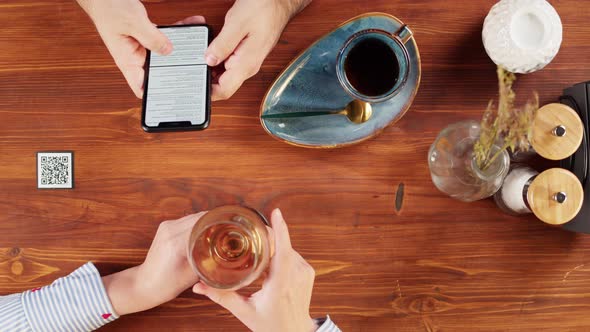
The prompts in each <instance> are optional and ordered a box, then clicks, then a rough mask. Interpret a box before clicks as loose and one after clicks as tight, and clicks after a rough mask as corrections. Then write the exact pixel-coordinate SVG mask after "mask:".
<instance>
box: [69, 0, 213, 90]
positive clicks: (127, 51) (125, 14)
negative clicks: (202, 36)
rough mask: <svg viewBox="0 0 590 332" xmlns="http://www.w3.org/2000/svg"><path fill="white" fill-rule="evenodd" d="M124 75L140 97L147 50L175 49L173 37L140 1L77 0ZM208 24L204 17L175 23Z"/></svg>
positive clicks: (162, 50)
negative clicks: (160, 26) (151, 19)
mask: <svg viewBox="0 0 590 332" xmlns="http://www.w3.org/2000/svg"><path fill="white" fill-rule="evenodd" d="M78 3H79V4H80V6H81V7H82V8H83V9H84V10H85V11H86V13H88V16H90V18H91V19H92V21H93V22H94V24H95V25H96V29H97V30H98V33H99V34H100V36H101V38H102V40H103V41H104V43H105V45H106V47H107V48H108V50H109V52H110V53H111V56H112V57H113V59H114V60H115V63H116V64H117V67H119V69H120V70H121V72H122V73H123V76H125V80H127V84H129V87H131V90H133V93H135V95H136V96H137V98H142V96H143V79H144V75H145V73H144V69H143V66H144V64H145V56H146V49H149V50H151V51H152V52H156V53H158V54H161V55H167V54H170V53H171V52H172V48H173V46H172V44H171V43H170V40H168V38H167V37H166V36H165V35H164V34H163V33H162V32H161V31H160V30H158V29H157V28H156V26H155V25H154V24H153V23H152V22H151V21H150V19H149V18H148V15H147V12H146V10H145V7H144V6H143V4H142V3H141V2H140V1H139V0H78ZM200 23H205V19H204V18H203V17H202V16H193V17H189V18H186V19H184V20H182V21H180V22H177V23H176V24H200Z"/></svg>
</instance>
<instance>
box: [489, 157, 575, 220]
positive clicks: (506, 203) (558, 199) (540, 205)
mask: <svg viewBox="0 0 590 332" xmlns="http://www.w3.org/2000/svg"><path fill="white" fill-rule="evenodd" d="M494 200H495V201H496V204H498V206H499V207H500V208H501V209H502V210H504V211H505V212H507V213H510V214H515V215H516V214H524V213H531V212H532V213H534V214H535V216H536V217H537V218H539V219H540V220H541V221H543V222H545V223H547V224H549V225H562V224H565V223H567V222H568V221H570V220H572V219H573V218H574V217H575V216H576V215H577V214H578V213H579V212H580V209H581V208H582V203H583V201H584V189H583V188H582V184H581V183H580V181H579V180H578V178H577V177H576V176H575V175H574V174H573V173H571V172H570V171H568V170H565V169H563V168H552V169H548V170H546V171H544V172H542V173H540V174H539V173H537V172H536V171H534V170H533V169H531V168H530V167H527V166H521V167H515V168H513V169H511V171H510V173H508V175H507V176H506V179H505V180H504V185H503V186H502V188H501V189H500V190H499V191H498V192H497V193H496V195H494Z"/></svg>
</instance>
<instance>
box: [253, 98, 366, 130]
mask: <svg viewBox="0 0 590 332" xmlns="http://www.w3.org/2000/svg"><path fill="white" fill-rule="evenodd" d="M332 114H338V115H344V116H346V118H348V120H349V121H350V122H352V123H356V124H360V123H363V122H367V121H368V120H369V118H371V115H373V108H372V107H371V104H369V103H367V102H364V101H360V100H356V99H355V100H353V101H351V102H350V103H348V105H346V107H345V108H344V109H343V110H341V111H315V112H291V113H277V114H263V115H262V118H263V119H282V118H302V117H307V116H318V115H332Z"/></svg>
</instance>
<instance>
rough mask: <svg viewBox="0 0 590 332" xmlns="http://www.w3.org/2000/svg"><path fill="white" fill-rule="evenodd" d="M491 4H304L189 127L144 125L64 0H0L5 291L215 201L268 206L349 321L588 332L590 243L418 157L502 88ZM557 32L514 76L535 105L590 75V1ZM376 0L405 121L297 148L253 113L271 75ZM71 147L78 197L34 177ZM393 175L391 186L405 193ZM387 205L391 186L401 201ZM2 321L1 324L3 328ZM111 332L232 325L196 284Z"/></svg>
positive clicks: (164, 19) (137, 249)
mask: <svg viewBox="0 0 590 332" xmlns="http://www.w3.org/2000/svg"><path fill="white" fill-rule="evenodd" d="M494 2H495V1H492V0H481V1H480V0H478V1H475V0H474V1H461V2H454V1H446V0H431V1H401V0H362V1H359V0H316V1H315V2H314V3H313V4H311V5H310V6H309V7H308V8H307V9H306V10H305V11H304V12H302V13H301V14H300V15H299V16H297V17H296V18H295V19H294V20H293V21H292V22H291V23H290V24H289V26H288V27H287V29H286V30H285V33H284V34H283V37H282V39H281V41H280V42H279V43H278V45H277V47H276V48H275V50H274V51H273V52H272V53H271V55H270V56H269V57H268V59H267V60H266V62H265V63H264V65H263V67H262V69H261V71H260V73H259V74H258V75H256V76H255V77H254V78H252V79H250V80H249V81H248V82H247V83H246V84H245V85H244V86H243V88H242V89H241V90H240V91H239V92H238V93H237V94H236V95H235V96H234V97H233V98H232V99H231V100H229V101H224V102H218V103H214V105H213V111H212V112H213V116H212V124H211V127H210V128H209V129H207V130H206V131H203V132H198V133H174V134H147V133H144V132H143V131H142V129H141V127H140V111H139V107H140V102H139V100H137V99H136V98H135V97H134V96H133V94H132V93H131V91H130V90H129V89H128V87H127V86H126V84H125V81H124V80H123V77H122V75H121V74H120V73H119V71H118V70H117V68H116V67H115V65H114V64H113V61H112V59H111V58H110V56H109V54H108V52H107V50H106V48H105V47H104V46H103V44H102V41H101V40H100V39H99V37H98V35H97V33H96V32H95V30H94V27H93V26H92V25H91V23H90V21H89V19H88V18H87V17H86V16H85V14H84V13H83V12H82V11H81V10H80V9H79V8H78V7H77V6H76V4H75V3H74V1H72V0H59V1H33V0H3V1H2V2H1V3H0V22H1V23H0V45H1V46H2V47H1V51H0V211H1V213H0V293H1V294H8V293H11V292H18V291H23V290H25V289H29V288H32V287H35V286H40V285H43V284H46V283H49V282H51V281H52V280H53V279H55V278H58V277H61V276H64V275H66V274H68V273H69V272H71V271H72V270H74V269H75V268H76V267H78V266H80V265H81V264H83V263H84V262H86V261H88V260H92V261H94V262H96V263H97V264H98V265H99V267H100V269H101V271H102V272H104V273H108V272H112V271H116V270H119V269H123V268H124V267H127V266H131V265H133V264H138V263H140V262H141V261H142V258H143V256H144V255H145V253H146V251H147V248H148V247H149V244H150V242H151V239H152V237H153V235H154V234H155V231H156V228H157V226H158V224H159V222H160V221H162V220H165V219H170V218H177V217H181V216H183V215H185V214H188V213H191V212H195V211H199V210H206V209H210V208H213V207H216V206H219V205H223V204H236V203H239V204H247V205H250V206H252V207H255V208H258V209H260V210H262V211H264V212H265V213H269V212H270V211H271V210H272V209H273V208H275V207H280V208H281V209H282V210H283V212H284V215H285V217H286V219H287V222H288V224H289V226H290V230H291V234H292V242H293V245H294V247H295V249H296V250H298V251H299V252H300V253H301V254H302V255H303V257H305V258H306V259H308V260H309V261H310V263H311V264H312V265H313V266H314V267H315V269H316V271H317V277H316V283H315V288H314V296H313V300H312V314H313V316H321V315H324V314H326V313H329V314H331V316H332V318H333V319H334V320H335V321H336V322H337V323H338V324H339V325H340V327H341V328H342V329H343V330H345V331H588V330H590V318H589V317H590V315H589V312H590V282H588V277H589V276H590V238H589V237H588V236H584V235H577V234H573V233H569V232H566V231H563V230H561V229H556V228H551V227H548V226H545V225H543V224H542V223H541V222H539V221H537V220H535V219H534V218H532V217H528V218H527V217H525V218H515V217H510V216H507V215H504V214H502V213H501V212H500V211H499V210H498V209H497V208H496V207H495V205H494V203H493V201H491V200H485V201H480V202H476V203H472V204H466V203H461V202H457V201H453V200H451V199H449V198H447V197H445V196H444V195H442V194H441V193H439V192H438V191H437V190H436V189H435V187H434V186H433V184H432V183H431V180H430V175H429V172H428V166H427V163H426V154H427V150H428V147H429V145H430V144H431V143H432V141H433V140H434V138H435V136H436V135H437V133H438V132H439V131H440V130H441V129H442V128H444V127H445V126H446V125H448V124H450V123H452V122H456V121H460V120H464V119H477V118H478V117H479V116H480V115H481V113H482V111H483V109H484V108H485V107H486V104H487V101H488V100H489V99H490V98H493V97H494V96H495V95H496V93H497V88H496V80H495V72H494V68H495V67H494V65H493V64H492V63H491V61H490V60H489V59H488V57H487V56H486V54H485V52H484V49H483V46H482V43H481V27H482V22H483V19H484V17H485V15H486V13H487V11H488V10H489V8H490V7H491V6H492V4H493V3H494ZM552 3H553V5H554V6H555V7H556V9H557V11H558V12H559V14H560V15H561V19H562V21H563V25H564V42H563V45H562V48H561V51H560V53H559V55H558V56H557V58H556V59H555V60H554V61H553V63H552V64H551V65H549V66H548V67H547V68H546V69H544V70H542V71H540V72H537V73H534V74H530V75H527V76H523V77H521V78H520V79H519V82H518V83H517V93H518V94H519V96H520V98H521V99H520V100H521V101H522V100H523V99H524V98H525V97H526V96H527V95H528V94H529V93H530V92H531V91H532V90H533V89H535V90H537V91H538V92H539V93H540V96H541V101H542V102H543V103H546V102H549V101H553V100H555V98H556V97H557V96H558V95H559V94H560V92H561V90H562V89H563V88H565V87H566V86H569V85H571V84H573V83H577V82H581V81H584V80H588V79H590V66H588V63H590V52H588V45H589V44H590V25H588V21H589V20H590V13H589V12H588V11H587V10H585V9H584V8H585V6H587V2H586V1H583V0H568V1H557V0H556V1H552ZM231 4H232V1H229V0H227V1H180V0H177V1H150V2H149V3H147V4H146V6H147V8H148V11H149V13H150V16H151V18H152V20H153V21H154V22H156V23H160V24H164V23H171V22H174V21H176V20H178V19H181V18H184V17H186V16H189V15H195V14H202V15H204V16H206V18H207V20H208V22H209V23H210V24H211V25H212V26H213V27H214V29H215V30H216V31H219V29H220V28H221V26H222V23H223V17H224V14H225V12H226V10H227V9H228V8H229V7H230V6H231ZM370 11H383V12H387V13H391V14H394V15H396V16H398V17H399V18H401V19H402V20H404V21H405V22H406V23H408V24H409V25H410V27H411V28H412V29H413V30H414V32H415V36H416V40H417V42H418V45H419V47H420V52H421V54H422V70H423V75H422V84H421V86H420V91H419V93H418V96H417V98H416V100H415V102H414V104H413V106H412V108H411V110H410V111H409V112H408V113H407V114H406V115H405V117H404V118H403V119H402V120H401V121H399V122H398V123H397V124H396V125H395V126H392V127H389V128H388V129H386V130H385V131H384V132H383V134H382V135H380V136H378V137H377V138H375V139H372V140H370V141H367V142H364V143H362V144H360V145H357V146H354V147H349V148H344V149H339V150H308V149H302V148H296V147H292V146H289V145H286V144H284V143H281V142H279V141H277V140H274V139H272V138H271V137H270V136H268V135H267V134H266V133H265V131H264V130H263V129H262V127H261V126H260V123H259V120H258V111H259V104H260V101H261V99H262V97H263V95H264V93H265V91H266V89H267V88H268V87H269V84H270V83H271V82H272V81H273V79H274V78H275V77H276V76H277V75H278V73H279V72H280V71H281V70H282V69H283V68H284V67H285V66H286V65H287V64H288V63H289V61H290V60H292V59H293V58H294V57H295V56H296V55H297V54H298V53H299V52H300V51H302V50H303V49H305V48H306V46H307V45H309V44H310V43H312V42H313V41H314V40H316V39H317V38H319V37H320V36H322V35H323V34H325V33H327V32H329V31H331V30H332V29H333V28H334V27H335V26H337V25H338V24H339V23H341V22H343V21H345V20H347V19H349V18H351V17H353V16H356V15H359V14H361V13H365V12H370ZM42 150H73V151H74V152H75V171H76V174H75V175H76V178H75V185H76V188H75V189H73V190H38V189H37V188H36V170H35V168H36V164H35V163H36V161H35V154H36V152H37V151H42ZM400 186H403V188H404V189H403V197H401V195H402V193H401V192H402V191H401V190H398V189H399V188H400ZM402 198H403V204H402V207H401V208H400V209H397V208H396V204H395V202H396V199H397V200H400V201H401V200H402ZM0 330H1V327H0ZM104 330H105V331H129V330H141V331H160V330H183V331H241V330H245V328H244V327H243V326H242V325H241V324H240V323H239V322H238V321H237V320H236V319H235V318H233V317H232V316H231V315H230V314H229V313H227V312H226V311H225V310H223V309H222V308H221V307H219V306H217V305H215V304H213V303H212V302H210V301H208V300H207V299H205V298H202V297H198V296H195V295H192V294H189V293H186V294H183V295H182V296H181V297H180V298H179V299H177V300H174V301H172V302H170V303H167V304H165V305H163V306H161V307H159V308H156V309H153V310H150V311H147V312H143V313H140V314H136V315H132V316H128V317H123V318H121V319H120V320H118V321H116V322H115V323H113V324H111V325H110V326H107V327H105V328H104Z"/></svg>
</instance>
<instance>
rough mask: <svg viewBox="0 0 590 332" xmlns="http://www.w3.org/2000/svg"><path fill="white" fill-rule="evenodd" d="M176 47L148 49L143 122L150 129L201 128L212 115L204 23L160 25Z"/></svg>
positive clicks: (143, 125) (209, 73)
mask: <svg viewBox="0 0 590 332" xmlns="http://www.w3.org/2000/svg"><path fill="white" fill-rule="evenodd" d="M158 29H160V30H161V31H162V32H163V33H164V34H165V35H166V36H167V37H168V38H169V39H170V41H171V42H172V45H173V46H174V51H173V52H172V53H171V54H169V55H167V56H161V55H158V54H156V53H152V52H150V51H149V50H148V51H147V56H146V62H145V63H146V64H145V66H146V70H145V80H144V94H143V107H142V116H141V126H142V128H143V129H144V130H145V131H147V132H162V131H185V130H202V129H205V128H207V126H208V125H209V121H210V116H211V99H210V84H211V71H210V68H209V67H208V66H207V63H206V62H205V51H206V50H207V47H208V45H209V39H210V33H209V27H208V26H207V25H205V24H198V25H174V26H160V27H158Z"/></svg>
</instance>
